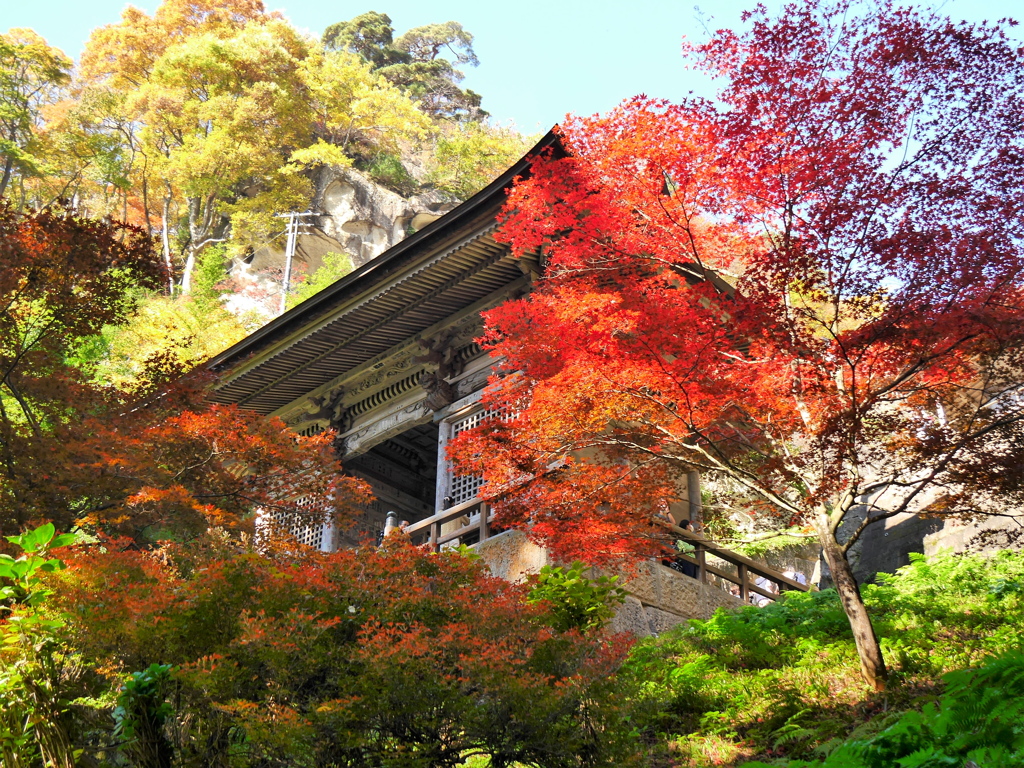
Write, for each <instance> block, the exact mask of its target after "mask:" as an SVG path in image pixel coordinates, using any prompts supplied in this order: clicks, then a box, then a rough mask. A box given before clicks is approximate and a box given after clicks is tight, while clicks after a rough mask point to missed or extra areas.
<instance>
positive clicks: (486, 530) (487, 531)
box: [480, 501, 491, 541]
mask: <svg viewBox="0 0 1024 768" xmlns="http://www.w3.org/2000/svg"><path fill="white" fill-rule="evenodd" d="M490 511H491V510H490V508H489V507H488V504H487V502H486V501H481V502H480V541H486V540H487V537H488V536H490V535H491V526H490V525H488V523H487V515H489V514H490Z"/></svg>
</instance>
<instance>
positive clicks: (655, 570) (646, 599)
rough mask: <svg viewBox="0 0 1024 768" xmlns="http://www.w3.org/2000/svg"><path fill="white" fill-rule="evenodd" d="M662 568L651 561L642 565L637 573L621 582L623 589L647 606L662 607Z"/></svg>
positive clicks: (638, 567)
mask: <svg viewBox="0 0 1024 768" xmlns="http://www.w3.org/2000/svg"><path fill="white" fill-rule="evenodd" d="M661 568H662V566H661V565H660V564H659V563H655V562H652V561H649V560H646V561H644V562H642V563H640V564H639V566H637V570H636V573H635V574H634V575H633V576H632V577H631V578H629V579H626V580H623V581H622V582H621V584H622V588H623V589H625V590H626V591H627V592H629V594H631V595H633V597H636V598H637V599H639V600H640V601H641V602H642V603H644V604H645V605H661V604H662V599H661V580H660V578H659V577H660V573H659V571H660V570H661Z"/></svg>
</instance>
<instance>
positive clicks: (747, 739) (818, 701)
mask: <svg viewBox="0 0 1024 768" xmlns="http://www.w3.org/2000/svg"><path fill="white" fill-rule="evenodd" d="M1022 585H1024V553H1021V552H1001V553H999V554H997V555H995V556H993V557H983V556H978V555H972V556H966V555H956V556H955V555H949V554H946V555H940V556H935V557H930V558H925V557H922V556H913V557H912V562H911V563H910V565H908V566H906V567H904V568H901V569H900V570H899V571H898V572H897V573H896V574H894V575H890V576H880V577H879V583H878V584H876V585H867V586H865V587H864V588H863V590H862V591H863V594H864V598H865V601H866V603H867V604H868V606H869V609H870V610H871V611H872V615H873V616H874V618H875V623H876V628H877V630H878V633H879V636H880V639H881V643H882V648H883V652H884V654H885V657H886V663H887V664H888V665H889V666H890V669H891V670H892V680H891V682H890V686H889V690H888V691H887V692H886V693H885V694H874V693H870V692H868V691H866V689H865V688H864V685H863V683H862V681H861V679H860V676H859V673H858V663H857V655H856V651H855V649H854V646H853V639H852V636H851V634H850V628H849V624H848V622H847V621H846V618H845V616H844V614H843V611H842V608H841V606H840V604H839V600H838V597H837V595H836V593H835V592H834V591H832V590H826V591H822V592H809V593H797V592H789V593H785V594H784V595H783V597H782V599H781V600H779V601H778V602H776V603H774V604H771V605H768V606H765V607H763V608H755V607H747V608H742V609H740V610H739V611H735V612H726V611H719V612H717V613H716V614H715V615H714V616H713V617H711V618H710V619H708V620H707V621H692V622H690V623H689V625H688V626H683V627H678V628H676V629H674V630H672V631H670V632H668V633H665V634H663V635H662V636H661V637H659V638H652V639H649V640H645V641H642V642H640V643H638V644H637V645H636V646H635V647H634V649H633V650H632V652H631V654H630V658H629V660H628V662H627V674H628V675H630V676H631V677H632V679H633V681H634V683H635V684H636V685H637V687H638V688H639V689H640V690H641V692H642V693H641V700H640V702H639V709H638V713H637V715H636V717H635V722H637V724H638V726H639V727H640V728H641V729H642V730H644V731H645V732H646V733H647V734H648V737H649V738H650V739H651V740H652V741H661V742H666V743H668V744H669V745H670V747H671V749H672V750H673V757H674V758H676V759H680V756H682V758H683V763H684V764H686V762H685V761H686V759H688V760H690V764H691V765H694V766H705V765H707V766H710V765H723V764H737V761H739V762H742V761H743V759H744V758H746V759H753V758H755V757H760V758H762V759H765V758H776V759H777V758H783V757H786V758H791V759H805V760H811V759H822V758H823V757H825V756H826V755H827V754H828V753H829V752H830V751H832V750H836V749H838V748H839V746H840V745H841V744H843V743H844V742H845V741H846V740H847V739H850V738H857V739H867V738H868V737H873V736H874V734H876V733H879V732H881V731H882V730H883V729H884V728H888V727H889V726H891V725H892V724H893V720H892V718H893V717H894V712H895V713H897V714H896V716H898V713H899V712H901V711H909V710H916V709H918V708H920V707H921V706H922V705H924V704H925V703H926V702H927V701H929V700H933V699H934V696H935V695H937V694H938V692H939V691H940V689H941V682H940V681H941V679H942V676H943V675H945V674H947V673H950V672H952V671H954V670H959V669H963V668H965V667H970V666H976V665H977V664H979V663H982V662H983V661H984V660H986V659H991V658H992V657H993V656H997V655H1001V656H1007V655H1008V654H1013V653H1015V652H1016V651H1017V650H1019V649H1021V648H1022V646H1024V639H1022V637H1021V633H1020V629H1019V628H1020V626H1022V624H1024V588H1022ZM1007 657H1008V658H1009V656H1007ZM957 674H959V673H957ZM972 674H973V673H972ZM947 679H948V680H949V681H953V680H956V679H959V678H957V677H956V676H955V675H954V676H953V677H950V678H947ZM972 679H974V678H972ZM977 679H979V680H981V679H983V678H977ZM950 690H952V682H950ZM907 716H908V717H910V718H911V719H913V717H914V716H912V715H909V714H908V715H907ZM851 724H853V725H851ZM853 726H857V727H859V728H861V729H862V730H859V731H856V732H855V733H854V734H853V735H852V736H851V730H852V727H853ZM922 746H923V745H922ZM837 759H838V758H837ZM716 761H717V762H716ZM780 764H785V763H780ZM841 764H842V763H828V764H827V765H828V766H829V768H832V766H833V765H837V766H838V765H841ZM947 764H949V765H954V764H955V765H957V766H961V765H962V764H963V763H962V761H961V762H957V763H941V762H937V763H934V768H938V766H940V765H947ZM981 764H982V763H979V765H981ZM984 764H985V765H987V763H984ZM854 765H857V766H860V765H861V764H860V763H855V764H854ZM865 765H868V764H865ZM891 765H894V766H895V765H896V763H891ZM907 765H908V766H909V765H918V764H917V763H908V764H907ZM921 765H922V766H923V765H928V766H929V768H932V766H933V764H932V763H921Z"/></svg>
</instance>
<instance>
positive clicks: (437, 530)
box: [430, 523, 441, 552]
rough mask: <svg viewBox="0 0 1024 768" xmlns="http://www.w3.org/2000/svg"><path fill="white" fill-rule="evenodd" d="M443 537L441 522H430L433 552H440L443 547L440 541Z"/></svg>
mask: <svg viewBox="0 0 1024 768" xmlns="http://www.w3.org/2000/svg"><path fill="white" fill-rule="evenodd" d="M440 539H441V524H440V523H431V524H430V549H431V551H433V552H438V551H440V549H441V545H440V544H438V541H440Z"/></svg>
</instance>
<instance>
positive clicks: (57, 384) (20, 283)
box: [0, 201, 367, 537]
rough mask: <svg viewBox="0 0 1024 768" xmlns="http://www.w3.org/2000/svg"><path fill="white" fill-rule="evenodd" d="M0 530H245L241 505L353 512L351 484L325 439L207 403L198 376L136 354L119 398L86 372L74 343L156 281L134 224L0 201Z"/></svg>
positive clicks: (116, 317)
mask: <svg viewBox="0 0 1024 768" xmlns="http://www.w3.org/2000/svg"><path fill="white" fill-rule="evenodd" d="M0 260H2V268H0V531H2V532H3V533H5V534H13V533H17V532H19V531H20V530H22V529H24V528H25V527H26V526H29V525H31V524H38V523H39V522H42V521H52V522H54V523H56V524H57V525H58V526H60V527H61V528H63V529H67V528H69V527H70V526H71V525H72V524H74V523H76V522H77V523H90V524H93V525H95V526H99V527H101V528H106V529H108V530H109V529H116V530H118V531H120V532H123V533H129V534H131V535H133V536H136V537H145V536H148V535H150V534H155V535H160V534H161V533H162V532H166V531H168V530H173V531H174V532H175V534H176V535H178V536H189V535H195V534H196V533H198V532H200V531H203V530H205V529H206V528H207V527H208V526H211V525H216V526H228V527H236V526H239V525H243V526H249V527H250V528H251V527H252V523H253V521H254V519H255V518H254V515H253V512H254V510H256V509H258V508H262V509H263V510H265V511H267V512H268V513H273V512H275V511H277V512H284V513H288V514H293V515H299V516H305V517H306V518H307V519H308V521H309V522H314V521H319V520H323V519H325V516H326V515H328V514H329V515H331V516H333V517H334V519H335V521H336V522H339V523H344V522H346V521H348V520H351V519H352V518H353V517H354V516H355V515H356V514H358V511H359V506H360V504H361V503H363V502H365V500H366V498H367V497H366V495H365V493H364V490H365V489H364V486H363V484H362V483H360V482H358V481H356V480H354V479H351V478H344V477H342V476H341V475H340V469H339V467H338V462H337V457H336V456H335V454H334V452H333V450H332V449H331V446H330V436H329V435H320V436H314V437H300V436H298V435H296V434H294V433H293V432H291V431H290V430H288V429H286V428H285V425H284V423H283V422H281V421H280V420H277V419H267V418H264V417H262V416H258V415H256V414H253V413H251V412H246V411H244V410H242V409H239V408H236V407H233V406H217V405H213V404H211V403H209V402H208V401H207V400H206V390H205V386H206V385H207V384H208V383H209V382H208V380H206V379H204V378H203V377H202V376H200V375H196V374H190V375H189V376H188V377H186V378H182V379H178V378H177V377H178V376H180V374H181V373H183V372H182V371H181V370H180V369H178V368H177V367H176V366H175V365H174V364H173V361H172V362H170V363H169V362H168V360H166V359H157V360H152V361H150V363H151V368H152V370H151V371H149V372H148V373H147V375H146V376H145V377H144V378H145V379H147V380H148V381H149V387H148V390H147V389H143V390H140V391H139V392H133V393H131V395H126V394H125V393H122V392H119V391H117V390H115V389H114V388H112V387H108V386H103V385H102V383H100V382H96V381H93V380H92V379H91V377H90V375H89V374H90V372H89V370H88V366H87V365H84V364H83V363H82V361H81V359H80V358H81V354H80V353H81V350H82V348H83V347H84V346H86V345H88V343H89V342H90V339H93V338H95V337H96V335H97V334H99V333H100V331H101V330H102V329H103V328H104V326H108V325H117V324H119V323H122V322H124V321H125V320H126V319H127V318H128V317H129V316H130V315H131V312H132V311H133V310H134V307H135V297H136V296H137V295H138V293H139V291H140V289H143V290H144V289H147V288H149V289H153V288H157V287H159V286H160V285H161V284H162V273H161V267H160V263H159V260H158V258H157V257H156V255H155V253H154V250H153V247H152V242H151V241H150V239H149V237H148V236H146V235H145V233H143V232H142V231H141V230H140V229H138V228H137V227H132V226H130V225H125V224H119V223H116V222H114V223H107V222H100V221H95V220H90V219H88V218H85V217H82V216H79V215H77V214H75V213H74V212H73V211H70V210H64V209H61V208H58V207H53V208H51V209H48V210H44V211H40V212H31V213H28V214H18V213H15V212H14V211H13V210H11V209H10V208H9V207H8V206H6V204H4V203H3V202H2V201H0Z"/></svg>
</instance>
